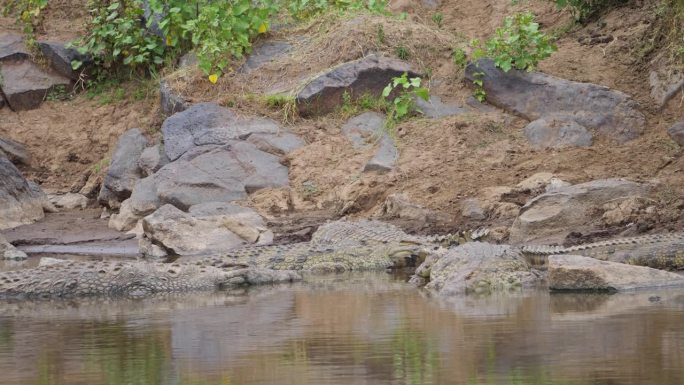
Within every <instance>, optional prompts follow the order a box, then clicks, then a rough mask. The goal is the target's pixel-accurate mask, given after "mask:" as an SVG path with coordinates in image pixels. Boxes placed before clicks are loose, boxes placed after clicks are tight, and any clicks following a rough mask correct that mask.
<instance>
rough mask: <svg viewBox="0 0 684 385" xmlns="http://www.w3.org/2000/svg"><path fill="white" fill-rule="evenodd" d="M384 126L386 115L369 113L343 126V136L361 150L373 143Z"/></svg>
mask: <svg viewBox="0 0 684 385" xmlns="http://www.w3.org/2000/svg"><path fill="white" fill-rule="evenodd" d="M384 126H385V115H383V114H379V113H377V112H372V111H369V112H364V113H362V114H361V115H357V116H355V117H353V118H351V119H349V120H348V121H347V122H346V123H345V124H344V125H343V126H342V134H344V136H346V137H347V139H349V141H351V143H352V146H353V147H354V148H356V149H360V148H364V147H366V146H368V145H369V144H371V143H373V141H374V140H375V139H377V138H378V137H379V136H380V133H381V132H382V128H383V127H384Z"/></svg>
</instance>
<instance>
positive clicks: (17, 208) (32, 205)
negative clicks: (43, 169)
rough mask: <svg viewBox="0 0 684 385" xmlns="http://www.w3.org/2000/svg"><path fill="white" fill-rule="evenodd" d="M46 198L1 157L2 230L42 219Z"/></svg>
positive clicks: (0, 219) (0, 218) (10, 163)
mask: <svg viewBox="0 0 684 385" xmlns="http://www.w3.org/2000/svg"><path fill="white" fill-rule="evenodd" d="M44 201H45V196H44V195H43V193H42V192H41V191H40V188H39V187H38V186H37V185H35V184H31V183H29V182H28V181H27V180H26V179H24V176H23V175H21V173H20V172H19V170H17V168H16V167H15V166H14V165H13V164H12V162H10V161H9V159H7V158H5V157H2V156H0V229H8V228H12V227H16V226H20V225H24V224H28V223H33V222H34V221H37V220H39V219H42V218H43V216H44V214H43V205H44Z"/></svg>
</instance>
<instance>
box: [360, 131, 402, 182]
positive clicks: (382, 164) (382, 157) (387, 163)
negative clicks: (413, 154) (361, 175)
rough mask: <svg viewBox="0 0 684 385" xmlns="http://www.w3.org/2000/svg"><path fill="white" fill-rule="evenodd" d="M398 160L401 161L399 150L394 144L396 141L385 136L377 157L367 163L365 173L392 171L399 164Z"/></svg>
mask: <svg viewBox="0 0 684 385" xmlns="http://www.w3.org/2000/svg"><path fill="white" fill-rule="evenodd" d="M397 159H399V150H398V149H397V146H396V144H395V143H394V139H392V138H391V137H390V136H389V135H386V134H385V135H383V136H382V138H381V139H380V144H379V145H378V149H377V151H376V152H375V155H374V156H373V158H371V160H369V161H368V163H366V165H365V166H364V168H363V171H364V172H370V171H375V172H379V173H385V172H389V171H392V169H394V166H395V164H396V163H397Z"/></svg>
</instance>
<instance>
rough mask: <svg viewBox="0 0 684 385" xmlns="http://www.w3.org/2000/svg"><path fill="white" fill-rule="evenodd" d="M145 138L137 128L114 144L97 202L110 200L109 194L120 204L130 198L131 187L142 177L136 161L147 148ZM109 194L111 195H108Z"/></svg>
mask: <svg viewBox="0 0 684 385" xmlns="http://www.w3.org/2000/svg"><path fill="white" fill-rule="evenodd" d="M147 144H148V143H147V138H145V136H144V135H143V133H142V131H140V130H139V129H137V128H133V129H130V130H128V131H126V132H125V133H124V134H123V135H121V137H120V138H119V141H118V142H117V143H116V147H115V148H114V153H113V154H112V161H111V163H110V164H109V168H108V169H107V174H106V175H105V177H104V182H103V183H102V191H101V192H100V195H99V196H98V201H100V202H102V203H103V204H106V203H108V202H109V201H110V200H111V196H110V195H111V194H113V195H114V196H115V197H116V199H117V200H118V201H119V202H120V201H123V200H124V199H127V198H128V197H130V196H131V192H132V191H133V186H134V185H135V183H136V182H137V181H138V179H140V178H141V177H142V172H141V170H140V167H138V159H139V158H140V154H142V152H143V150H144V149H145V147H146V146H147ZM110 193H111V194H110Z"/></svg>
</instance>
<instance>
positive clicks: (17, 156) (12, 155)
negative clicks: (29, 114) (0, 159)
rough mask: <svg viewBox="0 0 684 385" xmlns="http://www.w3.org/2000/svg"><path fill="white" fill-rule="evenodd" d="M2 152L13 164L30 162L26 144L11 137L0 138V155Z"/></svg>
mask: <svg viewBox="0 0 684 385" xmlns="http://www.w3.org/2000/svg"><path fill="white" fill-rule="evenodd" d="M3 154H4V155H5V156H6V157H8V158H9V160H11V161H12V163H15V164H17V163H22V164H29V163H30V162H31V157H30V156H29V153H28V150H26V146H24V145H23V144H21V143H19V142H16V141H14V140H12V139H7V138H0V156H1V155H3Z"/></svg>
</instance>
